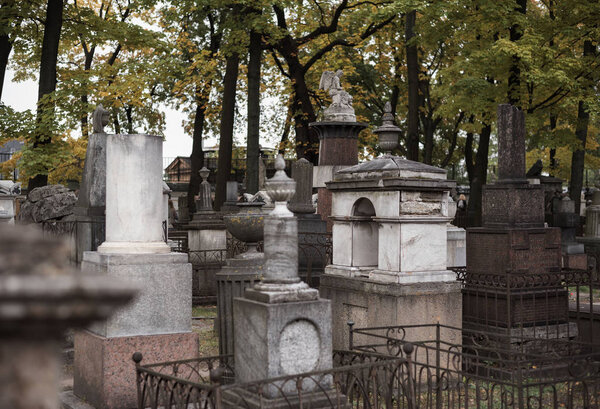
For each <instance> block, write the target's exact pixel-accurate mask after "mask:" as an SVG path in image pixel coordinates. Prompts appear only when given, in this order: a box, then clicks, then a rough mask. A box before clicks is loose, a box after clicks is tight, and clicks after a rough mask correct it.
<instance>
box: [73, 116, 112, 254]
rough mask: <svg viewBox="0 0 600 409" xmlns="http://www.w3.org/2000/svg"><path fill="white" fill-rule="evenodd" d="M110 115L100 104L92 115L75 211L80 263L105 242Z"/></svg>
mask: <svg viewBox="0 0 600 409" xmlns="http://www.w3.org/2000/svg"><path fill="white" fill-rule="evenodd" d="M108 120H109V113H108V111H107V110H105V109H104V107H103V106H102V104H99V105H98V106H97V107H96V109H95V110H94V113H93V114H92V126H93V133H92V134H91V135H90V136H89V138H88V145H87V150H86V152H85V164H84V167H83V175H82V179H81V186H80V189H79V195H78V197H77V204H76V205H75V209H74V211H73V214H74V217H73V219H74V220H75V221H76V223H77V225H76V228H77V232H76V240H77V260H78V261H81V260H82V259H83V252H84V251H95V250H97V249H98V246H99V245H100V244H102V243H103V242H104V239H105V224H106V220H105V208H106V133H105V132H104V127H105V126H106V125H107V124H108Z"/></svg>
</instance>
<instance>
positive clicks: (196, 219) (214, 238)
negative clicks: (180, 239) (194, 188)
mask: <svg viewBox="0 0 600 409" xmlns="http://www.w3.org/2000/svg"><path fill="white" fill-rule="evenodd" d="M199 173H200V177H201V178H202V183H200V191H199V193H198V200H197V201H196V213H194V216H193V219H192V221H191V222H190V224H189V229H188V249H189V251H188V254H189V260H190V262H191V263H192V267H193V275H192V280H193V281H192V296H193V297H194V300H196V301H200V300H201V298H204V299H206V297H216V295H217V286H216V278H215V274H216V273H217V272H218V271H219V270H220V269H221V267H222V266H223V264H224V261H225V254H226V252H227V231H226V230H225V224H224V223H223V220H222V219H221V217H220V215H219V214H217V212H215V211H214V210H213V204H212V196H211V188H210V183H209V182H208V176H209V175H210V170H208V169H207V168H206V167H204V168H202V169H201V170H200V171H199Z"/></svg>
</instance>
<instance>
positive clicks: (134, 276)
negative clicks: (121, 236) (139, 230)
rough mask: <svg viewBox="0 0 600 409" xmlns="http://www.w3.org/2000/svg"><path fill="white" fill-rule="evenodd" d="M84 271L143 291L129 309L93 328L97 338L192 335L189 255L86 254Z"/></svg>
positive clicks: (83, 265)
mask: <svg viewBox="0 0 600 409" xmlns="http://www.w3.org/2000/svg"><path fill="white" fill-rule="evenodd" d="M81 270H82V272H83V273H84V274H86V273H97V274H104V275H106V276H108V277H110V278H115V279H121V280H124V281H129V282H134V283H137V284H139V285H140V286H141V287H142V290H141V291H140V293H139V294H138V296H137V297H136V299H135V301H134V302H132V303H131V304H129V306H127V307H125V308H123V309H121V310H119V311H117V312H116V313H115V314H114V315H113V316H112V317H111V318H110V319H109V320H107V321H106V322H104V323H99V324H95V325H93V326H92V327H91V328H90V330H91V331H92V332H94V333H96V334H97V335H100V336H103V337H107V338H109V337H124V336H132V335H157V334H171V333H181V332H190V331H191V319H190V317H191V315H192V287H191V285H190V284H191V282H192V265H191V264H189V263H188V262H187V255H186V254H183V253H164V254H107V253H98V252H85V253H84V255H83V262H82V264H81Z"/></svg>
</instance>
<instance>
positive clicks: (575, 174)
mask: <svg viewBox="0 0 600 409" xmlns="http://www.w3.org/2000/svg"><path fill="white" fill-rule="evenodd" d="M595 54H596V47H595V46H594V45H593V44H592V42H591V41H589V40H586V41H584V42H583V57H584V58H586V57H592V56H594V55H595ZM587 87H590V88H591V87H592V85H591V84H588V85H587ZM590 88H588V89H590ZM589 123H590V113H589V111H588V109H587V107H586V106H585V103H584V102H583V101H579V106H578V108H577V128H576V129H575V136H577V140H578V141H579V148H578V149H577V150H575V151H574V152H573V156H572V157H571V180H570V181H569V197H570V198H571V200H573V201H575V213H576V214H579V210H580V206H581V189H583V171H584V165H585V144H586V141H587V132H588V125H589Z"/></svg>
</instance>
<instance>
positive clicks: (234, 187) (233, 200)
mask: <svg viewBox="0 0 600 409" xmlns="http://www.w3.org/2000/svg"><path fill="white" fill-rule="evenodd" d="M237 201H238V182H236V181H235V180H230V181H228V182H227V185H226V186H225V202H224V203H223V205H222V206H221V212H223V213H232V212H233V213H235V212H237V211H238V208H237Z"/></svg>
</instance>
